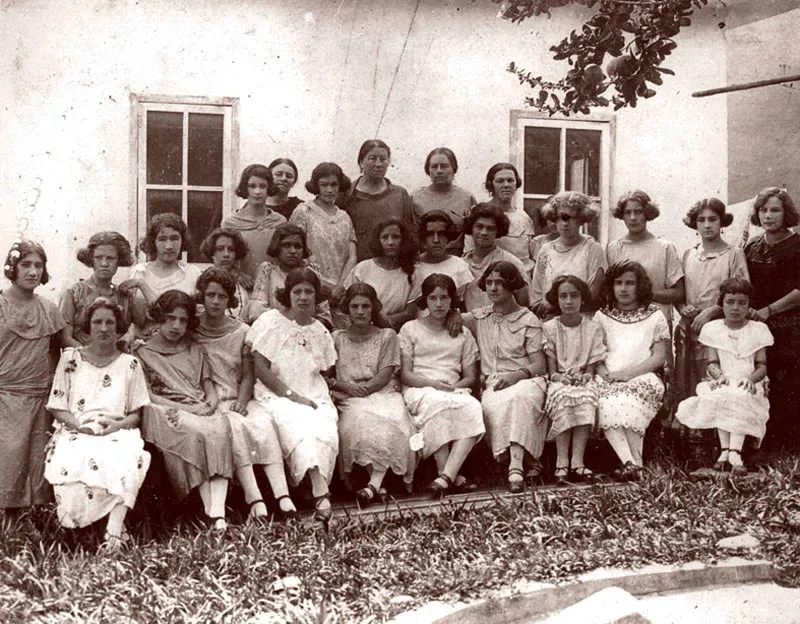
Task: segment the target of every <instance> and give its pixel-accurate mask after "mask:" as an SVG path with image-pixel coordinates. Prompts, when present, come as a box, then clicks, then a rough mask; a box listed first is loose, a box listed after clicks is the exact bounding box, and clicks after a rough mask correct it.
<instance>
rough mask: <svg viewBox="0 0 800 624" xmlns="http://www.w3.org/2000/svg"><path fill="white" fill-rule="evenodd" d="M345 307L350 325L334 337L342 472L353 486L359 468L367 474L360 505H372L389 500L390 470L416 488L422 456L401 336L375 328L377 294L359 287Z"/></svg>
mask: <svg viewBox="0 0 800 624" xmlns="http://www.w3.org/2000/svg"><path fill="white" fill-rule="evenodd" d="M341 307H342V311H343V312H346V313H347V315H348V317H349V319H350V326H349V327H348V328H347V329H340V330H338V331H335V332H334V333H333V342H334V344H335V345H336V353H337V356H338V358H337V364H336V379H335V380H333V381H332V383H331V390H332V393H333V396H334V398H336V399H337V400H338V401H337V402H338V407H339V469H340V471H341V473H342V475H343V476H344V477H345V480H346V481H348V482H349V475H350V473H351V471H352V469H353V466H355V465H359V466H364V467H365V468H366V469H367V471H368V472H369V483H367V485H366V486H365V487H363V488H361V489H359V490H358V491H357V492H356V497H357V498H358V500H359V502H360V503H361V504H362V505H367V504H369V503H371V502H372V501H373V500H375V499H376V498H383V497H385V496H386V490H385V489H383V488H382V487H381V485H382V483H383V478H384V477H385V476H386V473H387V472H388V471H389V470H391V471H392V472H394V473H395V474H396V475H399V476H401V477H403V479H404V481H405V483H406V487H407V489H409V490H410V489H411V483H412V481H413V479H414V468H416V453H415V452H414V451H412V450H411V446H410V444H409V441H410V439H411V436H412V435H413V434H414V425H413V423H412V422H411V416H409V414H408V410H406V405H405V403H404V402H403V395H402V394H400V392H399V391H398V386H397V380H396V375H397V371H398V369H399V368H400V351H399V349H398V348H397V334H395V333H394V330H391V329H389V328H383V329H379V328H378V327H376V326H375V322H376V321H377V320H378V318H379V317H380V311H381V304H380V301H378V295H377V294H376V292H375V289H374V288H372V286H370V285H369V284H353V285H352V286H350V288H348V289H347V292H346V293H345V295H344V299H343V300H342V304H341Z"/></svg>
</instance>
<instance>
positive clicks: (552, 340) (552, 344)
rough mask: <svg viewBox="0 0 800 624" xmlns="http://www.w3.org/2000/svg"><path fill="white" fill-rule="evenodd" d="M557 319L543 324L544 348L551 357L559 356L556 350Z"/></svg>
mask: <svg viewBox="0 0 800 624" xmlns="http://www.w3.org/2000/svg"><path fill="white" fill-rule="evenodd" d="M554 330H555V319H552V320H550V321H547V322H546V323H545V324H544V325H542V349H543V350H544V352H545V353H546V354H547V355H549V356H550V357H558V356H557V352H556V336H555V331H554Z"/></svg>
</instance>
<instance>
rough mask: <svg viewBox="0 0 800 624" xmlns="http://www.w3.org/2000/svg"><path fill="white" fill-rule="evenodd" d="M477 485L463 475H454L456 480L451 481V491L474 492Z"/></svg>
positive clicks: (460, 492)
mask: <svg viewBox="0 0 800 624" xmlns="http://www.w3.org/2000/svg"><path fill="white" fill-rule="evenodd" d="M477 489H478V486H477V485H476V484H474V483H472V482H470V481H467V478H466V477H465V476H464V475H456V480H455V481H454V482H453V491H454V492H458V493H459V494H463V493H465V492H474V491H475V490H477Z"/></svg>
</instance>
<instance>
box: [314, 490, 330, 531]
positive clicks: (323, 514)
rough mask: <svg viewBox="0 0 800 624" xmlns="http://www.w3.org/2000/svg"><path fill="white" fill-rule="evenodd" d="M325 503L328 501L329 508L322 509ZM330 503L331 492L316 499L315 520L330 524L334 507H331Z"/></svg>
mask: <svg viewBox="0 0 800 624" xmlns="http://www.w3.org/2000/svg"><path fill="white" fill-rule="evenodd" d="M325 501H328V507H321V505H322V504H323V503H324V502H325ZM330 502H331V495H330V492H328V493H326V494H323V495H322V496H315V497H314V520H319V521H320V522H322V523H323V524H328V522H329V521H330V519H331V516H333V506H331V505H330Z"/></svg>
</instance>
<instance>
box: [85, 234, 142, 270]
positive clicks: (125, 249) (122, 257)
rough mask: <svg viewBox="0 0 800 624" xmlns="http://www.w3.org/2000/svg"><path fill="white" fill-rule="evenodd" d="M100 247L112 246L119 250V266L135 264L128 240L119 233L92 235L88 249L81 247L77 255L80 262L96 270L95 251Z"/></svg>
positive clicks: (87, 245)
mask: <svg viewBox="0 0 800 624" xmlns="http://www.w3.org/2000/svg"><path fill="white" fill-rule="evenodd" d="M100 245H111V246H112V247H114V248H116V250H117V266H118V267H129V266H131V265H132V264H133V251H132V250H131V244H130V243H129V242H128V239H127V238H125V237H124V236H123V235H122V234H120V233H119V232H112V231H106V232H98V233H97V234H92V237H91V238H90V239H89V242H88V243H87V244H86V247H81V248H80V249H79V250H78V253H77V254H76V257H77V258H78V261H79V262H80V263H81V264H84V265H86V266H87V267H89V268H90V269H91V268H94V250H95V249H97V248H98V247H99V246H100Z"/></svg>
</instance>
